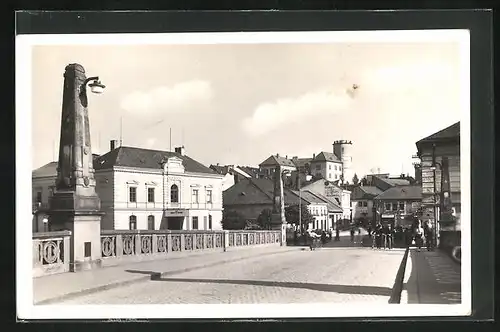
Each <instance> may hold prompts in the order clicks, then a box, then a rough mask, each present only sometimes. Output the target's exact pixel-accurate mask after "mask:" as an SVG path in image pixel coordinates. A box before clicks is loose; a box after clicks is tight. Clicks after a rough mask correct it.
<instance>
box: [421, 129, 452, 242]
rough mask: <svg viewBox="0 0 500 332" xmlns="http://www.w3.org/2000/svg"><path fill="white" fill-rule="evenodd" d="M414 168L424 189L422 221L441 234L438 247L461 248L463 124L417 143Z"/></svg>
mask: <svg viewBox="0 0 500 332" xmlns="http://www.w3.org/2000/svg"><path fill="white" fill-rule="evenodd" d="M416 147H417V156H418V158H419V159H420V163H418V164H417V165H416V166H415V168H416V170H418V178H419V179H420V180H421V181H420V182H421V187H422V211H423V212H422V219H423V220H428V221H429V222H431V223H432V224H433V225H434V226H435V227H434V229H435V230H436V231H437V232H438V236H439V245H440V246H441V247H443V248H453V247H455V246H459V245H461V187H460V122H457V123H454V124H452V125H451V126H449V127H447V128H444V129H443V130H440V131H438V132H437V133H434V134H432V135H430V136H427V137H425V138H423V139H421V140H419V141H418V142H416Z"/></svg>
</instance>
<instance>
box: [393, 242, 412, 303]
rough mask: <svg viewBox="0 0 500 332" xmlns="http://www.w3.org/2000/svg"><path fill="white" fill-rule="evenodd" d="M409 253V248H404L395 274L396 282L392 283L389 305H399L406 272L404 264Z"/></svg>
mask: <svg viewBox="0 0 500 332" xmlns="http://www.w3.org/2000/svg"><path fill="white" fill-rule="evenodd" d="M409 252H410V247H406V250H405V254H404V256H403V260H402V261H401V265H399V269H398V273H397V274H396V280H395V281H394V286H393V287H392V292H391V297H390V298H389V303H390V304H399V303H401V292H402V291H403V283H404V278H405V271H406V262H407V261H408V254H409Z"/></svg>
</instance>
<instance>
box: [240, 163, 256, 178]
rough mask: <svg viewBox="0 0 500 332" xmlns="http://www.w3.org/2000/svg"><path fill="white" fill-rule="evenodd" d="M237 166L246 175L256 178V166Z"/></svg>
mask: <svg viewBox="0 0 500 332" xmlns="http://www.w3.org/2000/svg"><path fill="white" fill-rule="evenodd" d="M238 168H239V169H241V170H242V171H243V172H245V173H247V174H248V175H251V176H252V177H253V178H256V177H257V176H258V175H259V169H258V168H255V167H250V166H238Z"/></svg>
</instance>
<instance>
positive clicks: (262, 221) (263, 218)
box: [257, 209, 273, 229]
mask: <svg viewBox="0 0 500 332" xmlns="http://www.w3.org/2000/svg"><path fill="white" fill-rule="evenodd" d="M272 215H273V210H271V209H264V210H262V211H261V212H260V214H259V216H258V217H257V225H259V226H260V227H262V228H263V229H271V218H272Z"/></svg>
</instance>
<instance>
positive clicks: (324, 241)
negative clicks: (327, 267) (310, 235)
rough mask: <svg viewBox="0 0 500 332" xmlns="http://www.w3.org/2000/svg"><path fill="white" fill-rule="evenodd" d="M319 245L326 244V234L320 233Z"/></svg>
mask: <svg viewBox="0 0 500 332" xmlns="http://www.w3.org/2000/svg"><path fill="white" fill-rule="evenodd" d="M321 243H322V244H325V243H326V232H325V231H321Z"/></svg>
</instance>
